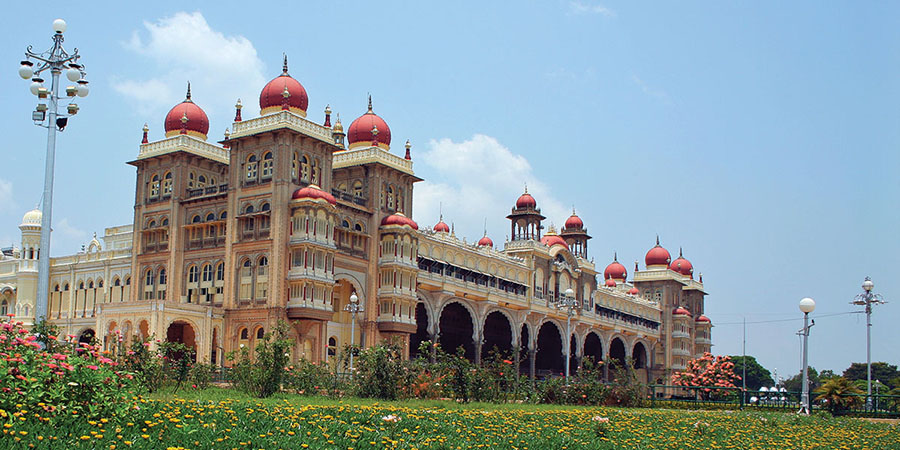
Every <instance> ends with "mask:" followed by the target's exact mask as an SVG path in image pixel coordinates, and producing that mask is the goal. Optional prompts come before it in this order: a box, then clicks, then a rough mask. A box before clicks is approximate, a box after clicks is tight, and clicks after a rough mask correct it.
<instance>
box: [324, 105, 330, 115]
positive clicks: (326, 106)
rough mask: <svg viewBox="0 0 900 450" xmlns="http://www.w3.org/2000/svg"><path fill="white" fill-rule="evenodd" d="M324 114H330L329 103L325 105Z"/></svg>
mask: <svg viewBox="0 0 900 450" xmlns="http://www.w3.org/2000/svg"><path fill="white" fill-rule="evenodd" d="M325 114H331V105H325Z"/></svg>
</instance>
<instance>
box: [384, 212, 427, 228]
mask: <svg viewBox="0 0 900 450" xmlns="http://www.w3.org/2000/svg"><path fill="white" fill-rule="evenodd" d="M381 225H382V226H391V225H396V226H407V227H410V228H412V229H413V230H418V229H419V224H417V223H416V222H415V221H414V220H412V219H410V218H409V217H406V216H405V215H403V213H399V212H398V213H394V214H391V215H389V216H385V218H384V219H381Z"/></svg>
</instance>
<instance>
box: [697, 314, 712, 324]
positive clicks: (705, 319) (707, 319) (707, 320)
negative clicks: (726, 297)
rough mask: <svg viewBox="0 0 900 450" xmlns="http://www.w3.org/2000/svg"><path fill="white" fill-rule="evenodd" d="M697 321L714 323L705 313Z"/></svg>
mask: <svg viewBox="0 0 900 450" xmlns="http://www.w3.org/2000/svg"><path fill="white" fill-rule="evenodd" d="M697 322H705V323H712V321H711V320H709V317H706V316H704V315H703V314H701V315H700V317H698V318H697Z"/></svg>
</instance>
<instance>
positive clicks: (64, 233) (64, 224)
mask: <svg viewBox="0 0 900 450" xmlns="http://www.w3.org/2000/svg"><path fill="white" fill-rule="evenodd" d="M53 231H54V232H55V233H59V235H61V237H63V238H65V240H66V241H77V240H86V239H87V237H88V233H87V231H84V230H82V229H79V228H76V227H74V226H73V225H72V224H70V223H69V218H68V217H65V218H63V219H62V220H60V221H59V222H57V223H56V227H54V228H53ZM51 242H52V241H51Z"/></svg>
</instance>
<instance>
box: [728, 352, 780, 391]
mask: <svg viewBox="0 0 900 450" xmlns="http://www.w3.org/2000/svg"><path fill="white" fill-rule="evenodd" d="M730 358H731V361H732V362H733V363H734V373H735V374H737V375H741V376H744V362H745V361H746V364H747V372H746V373H747V378H746V379H745V380H744V381H745V382H746V385H747V389H749V390H754V391H757V390H759V388H761V387H763V386H765V387H767V388H768V387H770V386H774V385H775V381H774V380H773V379H772V373H771V372H769V369H766V368H765V367H763V366H762V365H761V364H760V363H759V362H758V361H757V360H756V358H754V357H753V356H749V355H748V356H746V357H745V356H741V355H737V356H730ZM735 384H737V385H740V384H741V383H735Z"/></svg>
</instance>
